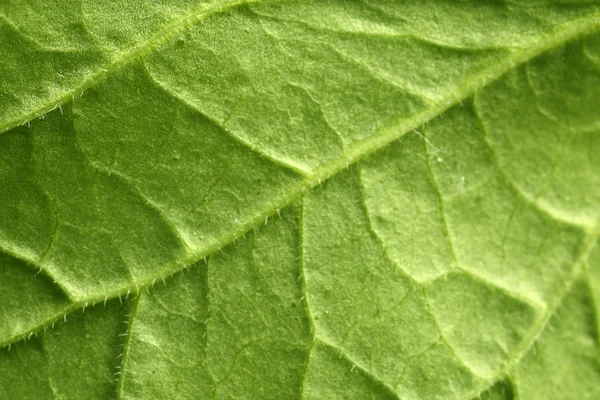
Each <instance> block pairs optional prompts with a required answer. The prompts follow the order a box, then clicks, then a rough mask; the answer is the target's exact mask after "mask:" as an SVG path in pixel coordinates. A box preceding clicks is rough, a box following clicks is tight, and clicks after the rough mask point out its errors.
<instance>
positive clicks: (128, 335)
mask: <svg viewBox="0 0 600 400" xmlns="http://www.w3.org/2000/svg"><path fill="white" fill-rule="evenodd" d="M141 296H143V293H139V294H138V295H137V296H136V297H135V298H134V299H133V300H132V305H131V307H130V308H129V313H128V314H129V315H128V316H127V321H128V322H127V330H126V331H125V342H124V345H123V352H122V353H121V354H122V356H121V365H120V367H119V371H117V372H116V374H117V375H118V377H119V382H118V383H117V400H120V399H122V398H123V397H122V396H123V385H124V382H125V380H124V379H123V378H124V375H125V368H126V367H127V357H128V355H129V349H130V345H131V340H132V334H131V330H132V329H133V321H134V319H135V315H136V313H137V308H138V304H139V302H140V298H141Z"/></svg>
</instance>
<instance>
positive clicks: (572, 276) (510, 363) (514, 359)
mask: <svg viewBox="0 0 600 400" xmlns="http://www.w3.org/2000/svg"><path fill="white" fill-rule="evenodd" d="M599 236H600V226H598V227H597V228H596V232H594V233H593V234H591V235H589V236H588V238H587V240H586V241H585V244H584V245H583V248H582V251H581V254H580V256H579V257H578V259H577V260H576V261H575V263H574V264H573V268H572V269H571V271H570V272H569V275H568V276H567V277H566V278H565V282H564V284H563V285H562V287H560V288H559V289H557V290H556V292H555V293H556V296H555V297H554V299H553V300H552V301H551V302H550V304H549V305H548V307H547V308H546V312H545V313H544V315H542V317H541V318H540V319H539V320H538V322H537V323H536V324H535V325H534V326H533V327H532V328H531V329H530V331H529V335H527V337H525V338H524V340H523V341H521V343H520V345H519V346H518V347H517V348H516V349H515V350H514V351H513V353H512V354H511V355H510V357H508V358H507V359H506V360H505V361H504V363H503V366H502V368H500V369H499V370H498V372H497V373H496V374H494V376H493V377H492V378H490V379H489V380H487V381H485V382H484V383H483V384H482V385H480V387H479V388H476V389H474V390H472V391H470V392H469V393H467V394H466V395H464V396H463V397H461V398H460V400H468V399H471V398H475V397H477V396H479V395H480V394H481V393H483V392H485V391H486V390H488V389H489V388H490V387H492V386H493V385H494V384H495V383H497V382H498V381H500V379H502V378H503V377H504V376H506V375H507V374H508V373H509V372H510V371H511V370H512V369H513V368H514V367H515V366H517V365H518V364H519V362H520V361H521V359H522V358H523V357H524V356H525V355H526V354H527V353H528V352H529V350H530V349H531V347H532V346H533V345H534V344H535V342H536V341H537V340H538V338H539V337H540V336H541V334H542V333H543V332H544V330H545V329H546V326H547V325H548V322H549V321H550V318H552V317H553V316H554V315H555V313H556V311H557V309H558V307H559V306H560V304H561V302H562V301H563V299H564V298H565V297H566V295H567V294H568V293H569V291H570V290H571V288H572V287H573V284H574V283H575V281H577V279H578V278H579V277H580V276H581V275H582V273H583V271H584V265H585V263H586V261H587V259H588V257H589V255H590V253H591V252H592V250H593V249H594V246H596V244H597V240H598V237H599Z"/></svg>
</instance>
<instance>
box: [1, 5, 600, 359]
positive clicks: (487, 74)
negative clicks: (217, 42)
mask: <svg viewBox="0 0 600 400" xmlns="http://www.w3.org/2000/svg"><path fill="white" fill-rule="evenodd" d="M253 2H256V1H237V2H233V3H228V4H227V5H226V6H224V5H222V4H221V5H220V6H219V7H217V6H215V7H213V8H211V9H210V11H207V10H206V9H205V10H204V11H205V12H204V13H201V14H191V15H189V16H187V17H184V18H182V19H180V20H178V24H179V25H176V24H175V23H174V24H172V26H175V27H174V28H172V29H171V30H167V29H165V30H163V31H162V34H161V35H158V34H157V35H155V41H152V43H151V42H150V41H149V42H146V43H145V44H144V46H140V47H141V48H142V49H141V50H139V51H137V52H135V53H134V52H132V53H129V55H128V57H124V58H122V59H121V62H120V63H119V65H115V67H114V68H115V69H114V70H116V69H118V68H121V67H123V66H124V65H126V64H127V63H128V62H130V61H132V60H134V59H135V58H137V57H140V56H142V55H143V54H146V53H148V52H150V51H151V50H152V49H153V48H155V47H156V46H157V45H158V44H159V43H161V41H160V40H162V41H165V40H168V38H170V37H172V36H173V35H175V34H176V33H178V32H181V30H183V29H185V28H186V27H188V26H191V25H192V24H193V23H195V22H197V21H200V20H202V19H204V18H206V17H208V16H209V15H213V14H216V13H219V12H222V11H224V10H227V9H230V8H232V7H235V6H239V5H242V4H249V3H253ZM599 26H600V14H593V15H592V16H590V17H587V18H585V19H580V20H575V21H572V22H570V23H568V24H564V25H563V26H562V27H561V30H559V31H557V32H555V34H554V35H551V36H549V37H546V38H544V40H540V41H537V42H534V43H533V44H532V46H530V47H526V48H522V49H519V50H517V51H515V52H513V53H512V55H511V57H507V58H506V60H505V61H504V62H502V63H497V64H496V65H494V67H493V68H490V69H488V70H485V71H481V72H480V73H479V74H476V75H475V76H474V77H473V79H472V80H471V81H470V82H468V83H466V84H465V85H463V86H461V87H459V88H458V90H456V91H455V92H454V93H453V96H448V97H447V98H445V99H443V100H442V101H440V102H439V103H438V104H436V105H434V106H433V107H431V108H430V109H428V110H426V111H424V112H422V113H419V114H417V115H415V116H413V117H412V118H410V119H406V120H400V121H397V122H396V123H392V124H389V125H388V126H387V127H385V128H383V129H382V130H381V131H380V133H379V135H376V136H372V137H370V138H368V139H366V140H364V141H362V142H359V143H358V144H357V145H356V146H354V147H353V148H351V149H349V151H348V152H347V153H346V154H345V155H343V156H341V157H339V158H337V159H335V160H333V161H332V162H330V163H328V164H324V165H322V166H321V167H320V168H318V169H317V170H316V171H315V172H314V173H313V175H311V176H309V177H307V178H306V179H304V180H303V181H302V182H300V183H299V184H296V185H294V186H292V187H291V188H289V190H287V191H286V192H285V193H283V194H281V195H280V196H279V197H277V198H275V199H273V201H272V202H271V203H270V204H269V206H268V207H266V208H264V209H263V210H261V211H260V212H258V213H257V214H255V215H254V216H253V217H251V218H249V219H248V220H246V221H243V222H242V223H241V224H240V225H238V229H237V230H236V231H234V232H230V233H228V234H226V235H224V236H222V237H221V238H219V239H218V240H216V241H215V242H213V243H210V244H208V245H207V246H204V247H202V248H198V249H192V251H191V252H190V253H189V254H188V255H187V256H186V257H185V258H184V259H182V260H175V261H174V262H173V263H171V264H170V265H168V266H165V268H163V269H162V270H161V272H160V273H158V274H156V275H155V276H150V277H149V278H147V279H145V280H143V281H140V282H137V285H136V286H133V287H132V286H120V287H115V288H114V290H111V291H110V292H105V293H102V294H101V295H98V294H96V295H91V296H87V297H86V296H81V297H78V296H76V295H74V294H70V295H71V296H70V298H71V299H72V301H73V303H72V305H70V306H68V307H67V308H65V309H64V310H61V312H60V313H58V314H57V315H56V316H54V317H50V318H48V319H47V320H45V321H44V322H43V325H42V324H40V325H38V326H36V327H32V329H29V330H27V331H26V332H23V333H20V334H16V335H13V336H12V337H11V338H8V340H6V341H0V347H4V346H7V345H9V344H11V343H14V342H16V341H19V340H21V339H23V338H25V337H27V336H28V335H30V334H31V332H32V331H38V330H41V329H43V328H44V327H45V326H48V325H50V324H51V323H52V322H54V321H56V320H58V319H60V318H61V317H62V316H63V313H70V312H72V311H74V310H77V309H81V308H83V307H87V306H88V305H91V304H96V303H101V302H104V301H106V300H107V299H113V298H116V297H120V296H125V295H128V294H129V293H131V292H137V291H140V290H142V289H144V288H146V287H148V286H151V285H153V284H154V283H155V282H157V281H161V280H163V279H168V278H169V277H171V276H172V275H174V274H175V273H177V272H180V271H181V270H183V269H185V268H188V267H190V266H192V265H193V264H196V263H198V262H199V261H201V260H203V259H204V258H206V257H208V256H210V255H212V254H214V253H216V252H218V251H219V250H221V249H222V248H224V247H226V246H227V245H229V244H231V243H232V242H234V241H235V240H237V239H239V238H241V237H242V236H243V235H245V234H246V233H248V232H250V231H251V230H253V229H255V228H257V227H259V226H260V225H262V224H264V223H265V221H266V220H267V219H268V218H269V217H271V216H273V215H275V214H277V213H279V211H280V210H282V209H283V208H285V207H287V206H288V205H289V204H291V203H293V202H295V201H296V200H298V199H299V198H301V197H302V196H303V195H304V194H306V193H307V192H309V191H310V190H311V189H313V188H314V187H316V186H318V185H320V184H321V183H322V182H324V181H326V180H327V179H329V178H331V177H333V176H335V175H336V174H337V173H339V172H340V171H342V170H344V169H346V168H348V167H349V166H350V165H352V164H354V163H356V162H358V161H360V160H362V159H364V158H365V157H367V156H369V155H370V154H371V153H373V152H375V151H376V150H378V149H380V148H382V147H384V146H386V145H388V144H389V143H391V142H393V141H395V140H397V139H399V138H400V137H402V136H403V135H404V134H406V133H408V132H410V131H412V130H414V129H416V128H418V127H419V126H421V125H423V124H424V123H426V122H428V121H430V120H432V119H434V118H436V117H438V116H439V115H440V114H442V113H443V112H445V111H446V110H448V109H449V108H451V107H452V106H454V105H456V104H458V103H459V102H461V101H463V100H465V99H466V98H468V97H470V96H471V95H473V94H474V93H475V92H476V91H477V90H479V89H481V88H483V87H485V86H486V85H488V84H489V83H491V82H492V81H494V80H496V79H497V78H499V77H500V76H501V75H502V74H504V73H505V72H507V71H510V70H512V69H514V68H515V67H517V66H519V65H521V64H523V63H525V62H527V61H528V60H530V59H532V58H534V57H536V56H537V55H539V54H541V53H543V52H544V51H546V50H549V49H551V48H554V47H557V46H559V45H561V44H564V43H566V42H567V41H569V40H570V39H573V38H575V37H577V36H580V35H583V34H585V33H589V32H592V31H594V30H595V29H597V28H598V27H599ZM159 38H161V39H159ZM114 70H113V71H114ZM108 74H109V73H108V72H102V73H98V74H97V76H99V78H98V80H95V81H93V82H90V81H86V84H87V85H88V86H86V87H89V86H91V85H93V84H94V83H97V82H98V81H99V80H101V79H103V78H104V77H106V76H108ZM81 87H83V85H81V86H80V87H78V88H77V89H75V90H74V91H73V93H78V92H77V91H78V90H81V89H80V88H81ZM69 100H70V96H69V98H68V99H67V100H65V102H66V101H69ZM60 287H61V290H63V291H64V289H65V288H64V286H63V285H60Z"/></svg>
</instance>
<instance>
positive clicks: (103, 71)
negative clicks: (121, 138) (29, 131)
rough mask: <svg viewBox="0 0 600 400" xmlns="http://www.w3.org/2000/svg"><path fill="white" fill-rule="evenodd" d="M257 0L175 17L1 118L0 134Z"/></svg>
mask: <svg viewBox="0 0 600 400" xmlns="http://www.w3.org/2000/svg"><path fill="white" fill-rule="evenodd" d="M256 1H259V0H237V1H231V2H221V3H216V4H213V5H210V6H206V5H204V6H202V7H199V8H196V9H194V10H193V11H192V12H191V13H189V14H187V15H184V16H182V17H181V18H178V19H176V20H175V21H173V22H171V23H170V24H168V25H166V26H165V27H164V28H163V29H161V30H160V31H158V32H157V33H155V34H154V35H152V36H150V37H149V38H148V39H147V40H146V41H144V42H141V43H139V44H138V45H136V46H134V47H132V48H131V49H129V50H128V51H126V52H124V53H122V54H121V55H119V56H118V57H116V58H114V59H113V60H112V61H111V62H109V63H108V64H106V65H103V66H100V67H98V70H97V71H96V72H94V73H92V74H90V75H89V76H87V77H86V78H84V79H83V80H82V81H81V83H80V84H78V85H76V86H74V87H71V88H68V89H66V90H65V91H64V92H62V93H60V94H59V95H57V96H55V97H54V98H52V99H49V100H48V101H46V102H45V103H43V104H41V105H39V106H37V107H35V108H33V109H31V110H28V111H25V112H23V114H21V115H20V116H17V117H13V118H10V119H7V120H4V121H2V122H1V123H0V134H1V133H4V132H6V131H8V130H9V129H12V128H15V127H17V126H19V125H24V124H26V123H27V122H28V121H31V120H32V119H35V118H38V117H40V116H42V115H44V114H46V113H47V112H49V111H52V110H55V109H57V108H58V107H60V106H61V105H62V104H65V103H67V102H69V101H71V100H74V99H75V98H76V97H80V96H81V95H82V94H83V92H84V91H85V90H86V89H88V88H90V87H92V86H94V85H96V84H98V83H99V82H101V81H103V80H104V79H105V78H106V77H108V76H109V75H111V74H113V73H115V72H116V71H118V70H120V69H121V68H123V67H124V66H126V65H127V64H129V63H131V62H132V61H134V60H136V59H138V58H141V57H143V56H145V55H146V54H148V53H150V52H151V51H153V50H154V49H156V48H157V47H158V46H159V45H160V44H162V43H164V42H166V41H167V40H169V39H171V38H172V37H174V36H175V35H177V34H179V33H181V32H182V31H184V30H185V29H188V28H189V27H191V26H193V25H194V24H196V23H198V22H200V21H202V20H204V19H206V18H208V17H210V16H212V15H216V14H219V13H222V12H225V11H227V10H229V9H231V8H235V7H238V6H241V5H245V4H250V3H253V2H256Z"/></svg>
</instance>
